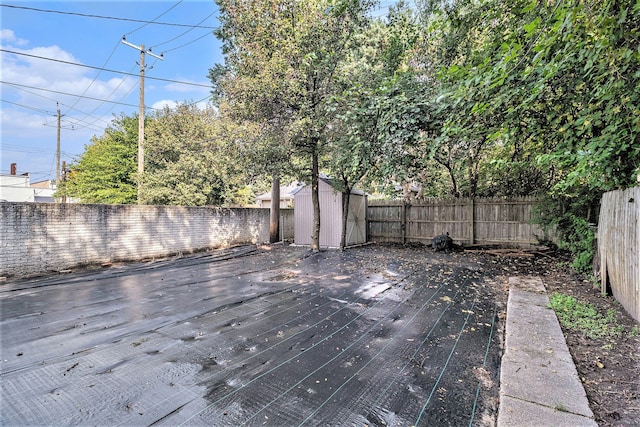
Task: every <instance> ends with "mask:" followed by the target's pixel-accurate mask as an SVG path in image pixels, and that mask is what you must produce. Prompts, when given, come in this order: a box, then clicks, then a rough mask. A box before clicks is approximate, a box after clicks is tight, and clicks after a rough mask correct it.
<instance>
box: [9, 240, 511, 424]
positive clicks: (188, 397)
mask: <svg viewBox="0 0 640 427" xmlns="http://www.w3.org/2000/svg"><path fill="white" fill-rule="evenodd" d="M485 267H486V266H485V261H483V260H481V259H477V258H474V257H470V256H464V255H457V254H439V253H438V254H432V253H430V251H426V250H422V251H419V250H408V249H402V250H401V249H388V248H380V247H364V248H359V249H353V250H349V251H346V252H344V253H340V252H337V251H326V252H321V253H318V254H311V253H309V252H308V251H306V249H304V248H294V247H285V246H272V247H266V248H260V247H255V246H247V247H239V248H233V249H228V250H223V251H216V252H211V253H206V254H200V255H194V256H187V257H183V258H176V259H169V260H161V261H155V262H146V263H138V264H132V265H123V266H114V267H111V268H108V269H103V270H84V271H78V272H74V273H69V274H64V275H54V276H48V277H40V278H31V279H20V280H8V281H6V282H4V283H2V284H0V316H1V318H0V332H1V335H0V349H1V355H0V361H1V363H0V384H1V389H0V393H1V394H0V402H1V403H0V405H1V406H0V409H1V411H0V425H8V426H9V425H136V426H137V425H171V426H176V425H208V426H211V425H216V426H218V425H221V426H222V425H234V426H235V425H275V426H283V425H285V426H288V425H357V426H362V425H370V426H373V425H403V426H408V425H422V426H426V425H429V426H433V425H493V424H494V423H495V420H496V418H497V411H498V394H499V375H500V372H499V366H500V357H501V354H502V351H501V341H502V336H501V331H502V330H503V329H504V325H503V324H502V321H501V320H500V319H501V317H500V312H504V309H505V307H501V306H500V304H499V303H496V298H495V295H494V294H493V293H492V292H493V289H495V288H496V287H497V286H498V285H497V284H496V280H497V279H495V277H493V275H492V274H490V272H489V270H486V269H485Z"/></svg>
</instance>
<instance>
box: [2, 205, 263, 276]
mask: <svg viewBox="0 0 640 427" xmlns="http://www.w3.org/2000/svg"><path fill="white" fill-rule="evenodd" d="M268 240H269V210H268V209H242V208H233V209H226V208H214V207H181V206H137V205H81V204H47V203H0V276H25V275H29V274H33V273H39V272H44V271H51V270H53V271H57V270H62V269H67V268H70V267H73V266H77V265H84V264H92V263H102V262H112V261H124V260H139V259H144V258H150V257H160V256H166V255H170V254H175V253H180V252H183V253H187V252H193V251H197V250H203V249H209V248H216V247H224V246H229V245H233V244H242V243H258V242H266V241H268Z"/></svg>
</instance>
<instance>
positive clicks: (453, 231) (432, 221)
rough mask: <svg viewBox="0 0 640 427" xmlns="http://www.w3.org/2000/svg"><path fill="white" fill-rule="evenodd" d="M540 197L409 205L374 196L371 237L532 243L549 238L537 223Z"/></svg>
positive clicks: (399, 240) (402, 240) (379, 239)
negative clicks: (535, 215)
mask: <svg viewBox="0 0 640 427" xmlns="http://www.w3.org/2000/svg"><path fill="white" fill-rule="evenodd" d="M537 202H538V199H537V198H533V197H523V198H512V199H503V198H478V199H432V200H426V201H424V202H420V203H412V204H407V203H403V202H402V201H396V200H392V201H385V200H371V201H369V208H368V211H367V215H368V223H369V240H372V241H376V242H397V243H403V244H404V243H412V242H420V243H424V244H429V243H431V239H432V238H433V237H435V236H437V235H440V234H444V233H447V232H448V233H449V235H450V236H451V237H452V238H453V240H454V241H455V242H456V243H463V244H465V245H472V244H480V245H503V246H516V247H523V246H525V247H526V246H531V245H536V244H538V243H539V241H540V240H543V239H544V240H548V239H549V236H547V235H546V234H545V233H544V231H543V230H542V228H541V227H540V226H538V225H537V224H533V223H532V221H531V220H532V218H533V210H534V206H535V205H536V203H537Z"/></svg>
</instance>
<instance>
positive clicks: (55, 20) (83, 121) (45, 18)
mask: <svg viewBox="0 0 640 427" xmlns="http://www.w3.org/2000/svg"><path fill="white" fill-rule="evenodd" d="M10 6H15V7H10ZM34 9H35V10H34ZM46 11H57V12H64V13H54V12H46ZM216 11H217V8H216V5H215V3H214V2H213V0H182V1H179V0H170V1H140V0H138V1H109V2H107V1H102V2H101V1H39V2H36V1H22V0H6V1H3V2H2V5H0V17H1V24H2V25H1V33H0V48H1V49H2V50H3V51H2V52H0V81H2V82H3V83H0V94H1V99H2V102H1V103H0V108H1V110H0V120H1V122H0V125H1V139H0V141H1V147H0V148H1V151H0V173H3V174H6V173H9V169H10V164H11V163H14V162H15V163H17V168H18V173H25V172H29V173H30V175H31V181H32V182H35V181H40V180H43V179H47V178H55V152H56V138H57V118H56V114H57V109H58V108H59V109H60V110H61V114H62V121H61V124H62V126H61V128H62V129H61V138H60V139H61V152H62V155H61V159H62V160H66V161H67V163H69V162H71V161H73V159H74V158H75V157H77V156H78V155H80V154H81V153H82V152H83V151H84V146H85V144H89V143H90V141H91V137H92V136H94V135H97V136H100V135H102V134H103V132H104V129H105V128H106V127H107V126H108V124H109V123H110V121H111V120H112V119H113V117H114V115H115V116H120V115H121V113H124V114H126V115H133V114H136V113H137V112H138V102H139V82H140V78H139V73H140V67H139V65H138V62H139V60H140V51H139V50H136V49H134V48H131V47H129V46H126V45H125V44H123V43H122V42H121V40H122V37H123V35H126V39H127V41H128V42H130V43H132V44H134V45H137V46H140V45H142V44H144V45H145V48H149V47H151V48H152V51H153V53H155V54H160V53H163V52H164V60H162V61H160V60H156V59H155V58H153V57H152V56H149V55H147V56H146V57H145V63H146V64H147V66H148V67H147V69H146V76H147V77H149V78H147V79H146V80H145V105H146V107H147V110H146V111H147V113H146V114H147V115H150V114H152V112H153V108H162V106H163V105H165V104H169V105H175V103H176V102H198V101H199V102H205V103H206V102H207V100H208V95H209V91H210V88H209V87H203V86H202V85H204V86H209V84H210V82H209V80H208V78H207V75H208V72H209V68H211V67H212V66H213V65H214V64H215V63H221V62H222V61H223V58H222V54H221V50H220V42H219V41H218V40H217V39H216V38H215V36H214V35H213V34H212V31H213V28H215V27H217V26H218V25H219V21H218V19H217V13H216ZM81 15H96V16H101V17H110V18H117V19H106V18H100V17H89V16H81ZM132 20H139V21H147V22H151V21H153V22H157V23H153V24H147V25H145V22H135V21H132ZM167 24H173V25H167ZM7 51H10V52H15V53H10V52H7ZM28 55H32V56H28ZM36 57H42V58H50V59H55V60H58V61H66V62H71V63H77V64H83V65H85V66H88V67H82V66H78V65H70V64H66V63H63V62H56V61H51V60H46V59H40V58H36ZM151 66H152V67H151ZM90 67H96V68H102V69H105V70H115V71H119V72H116V73H114V72H110V71H105V70H103V71H100V70H98V69H95V68H90ZM125 73H130V74H132V75H126V74H125ZM151 77H156V78H160V79H166V80H169V81H164V80H153V79H152V78H151ZM184 83H188V84H184ZM43 89H46V90H43ZM83 97H84V98H83Z"/></svg>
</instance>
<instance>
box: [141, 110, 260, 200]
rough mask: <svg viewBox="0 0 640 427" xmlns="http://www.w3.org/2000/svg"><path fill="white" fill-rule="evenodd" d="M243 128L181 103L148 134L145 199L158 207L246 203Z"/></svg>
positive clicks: (165, 112)
mask: <svg viewBox="0 0 640 427" xmlns="http://www.w3.org/2000/svg"><path fill="white" fill-rule="evenodd" d="M245 138H246V134H245V133H244V129H242V128H241V127H238V126H236V125H235V124H233V123H230V122H228V121H225V120H223V119H222V118H221V117H220V116H219V114H218V113H217V112H216V111H215V110H214V109H213V108H206V109H200V108H198V107H197V106H195V105H189V104H181V105H179V106H178V107H177V108H176V109H174V110H169V109H165V110H163V111H162V112H159V113H157V114H156V116H155V117H154V120H152V121H150V123H149V124H148V126H147V127H146V129H145V172H144V176H143V179H142V187H141V194H140V196H141V200H142V202H143V203H147V204H160V205H182V206H203V205H217V206H219V205H235V204H239V203H246V202H247V195H246V188H245V187H246V185H247V175H246V174H245V173H244V170H245V165H244V163H243V159H244V156H242V155H241V154H240V153H241V151H242V146H243V141H244V140H245Z"/></svg>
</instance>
